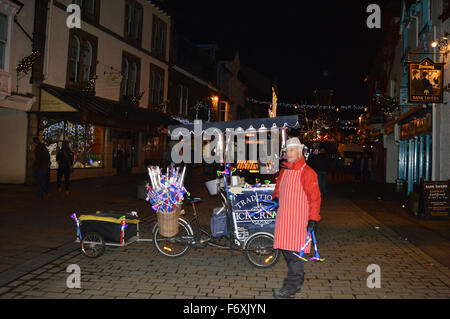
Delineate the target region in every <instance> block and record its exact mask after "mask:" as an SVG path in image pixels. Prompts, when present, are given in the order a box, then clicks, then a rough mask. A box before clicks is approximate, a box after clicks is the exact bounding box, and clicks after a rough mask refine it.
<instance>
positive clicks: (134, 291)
mask: <svg viewBox="0 0 450 319" xmlns="http://www.w3.org/2000/svg"><path fill="white" fill-rule="evenodd" d="M108 181H110V180H108V179H105V181H104V182H103V184H102V186H98V182H93V183H92V185H91V186H90V187H92V188H89V187H88V186H86V187H84V190H91V191H92V190H95V189H97V190H99V189H103V190H104V189H106V190H108V191H110V195H111V196H109V197H108V196H105V195H104V194H100V193H103V192H100V191H98V192H97V193H98V194H97V195H96V194H95V193H94V194H93V198H92V199H89V200H88V199H85V200H83V201H82V200H81V199H82V198H83V196H81V195H75V191H74V194H73V196H74V197H75V198H77V199H78V201H79V202H78V203H76V202H74V203H71V204H70V205H73V206H71V207H67V209H65V210H64V212H61V217H59V218H56V219H55V220H54V221H52V220H42V219H44V217H45V215H44V217H43V216H42V215H39V216H37V217H36V224H37V225H36V234H37V233H38V232H39V229H43V228H45V227H47V228H48V225H47V224H46V223H52V222H54V223H57V222H59V223H61V225H63V226H64V227H62V228H61V227H59V228H61V229H60V230H59V231H58V232H56V230H55V233H53V234H42V235H43V236H45V237H46V238H47V239H46V240H44V239H42V243H43V245H42V246H43V247H42V250H43V251H44V252H46V253H48V252H49V251H51V250H55V247H53V248H51V247H50V246H51V245H49V244H48V243H49V242H52V238H53V239H54V241H55V243H56V242H58V243H59V245H60V246H58V247H61V244H65V245H67V246H68V245H74V244H69V242H70V240H72V239H73V238H74V236H75V228H74V227H75V226H74V224H73V221H71V220H70V219H69V218H68V217H67V216H68V215H67V214H68V212H69V211H70V209H72V208H76V207H77V206H79V207H81V206H83V208H84V209H88V208H89V209H94V207H95V205H97V206H98V205H101V206H102V207H103V206H109V207H111V206H112V207H116V208H117V207H121V208H129V207H130V205H131V203H133V205H132V206H138V205H141V204H142V203H141V202H142V201H140V202H138V201H137V200H136V199H133V198H132V197H133V194H132V193H133V192H134V191H133V192H131V191H130V193H129V195H128V198H127V197H126V196H125V197H123V196H122V197H120V196H119V195H118V194H119V192H118V190H117V189H116V190H115V188H122V189H123V187H125V186H126V185H127V183H128V186H130V185H132V184H133V182H132V181H131V178H125V177H123V183H122V184H121V187H119V186H120V185H115V186H111V185H110V184H109V183H108ZM199 184H201V183H199ZM80 185H81V182H80ZM199 187H200V186H199ZM194 189H195V188H194ZM201 189H202V188H201V187H200V188H198V189H195V190H196V192H193V191H191V192H192V193H193V194H194V195H199V196H203V197H204V198H205V201H204V202H203V203H201V204H200V205H199V209H200V211H201V213H202V223H203V224H204V225H205V226H207V225H208V221H209V217H210V213H211V208H212V207H216V206H218V203H219V201H218V199H217V198H214V197H210V196H208V195H206V194H205V191H203V193H202V191H201ZM80 194H81V190H80ZM76 196H79V197H76ZM108 200H109V202H108ZM66 202H67V201H66ZM99 203H101V204H99ZM127 203H128V206H127ZM120 204H121V205H120ZM143 204H144V205H142V206H141V210H139V209H136V210H138V212H141V211H142V213H143V214H144V215H145V216H144V217H147V218H146V221H145V222H144V223H143V224H142V226H141V228H142V230H143V231H142V233H143V236H144V237H150V229H151V227H152V218H151V217H152V215H151V211H149V210H146V209H145V204H146V203H145V202H143ZM58 205H61V206H59V207H60V208H61V207H64V204H63V203H59V204H58ZM67 205H68V204H67ZM69 208H70V209H69ZM97 209H98V208H97ZM187 211H188V214H189V213H190V211H189V210H188V209H187ZM321 214H322V218H323V220H322V222H321V223H320V225H319V229H318V234H317V240H318V246H319V252H320V254H321V257H325V258H326V261H325V262H323V263H318V262H314V263H313V262H308V263H307V264H306V265H305V272H306V276H305V283H304V285H303V289H302V291H301V293H298V294H297V296H296V298H333V299H337V298H345V299H353V298H363V299H369V298H370V299H371V298H380V299H382V298H387V299H392V298H421V299H423V298H445V299H448V298H450V272H449V269H448V268H447V267H445V266H443V265H442V264H440V263H438V262H437V261H436V260H435V259H433V258H431V257H429V256H428V255H426V254H425V253H423V252H422V251H421V250H419V249H418V248H416V247H415V246H414V245H412V244H411V243H410V242H408V241H406V240H404V238H402V237H401V236H399V235H398V234H397V233H395V232H393V231H392V230H390V229H389V228H387V227H385V226H384V225H383V224H381V223H380V222H379V221H377V220H376V219H374V218H373V217H371V216H370V215H369V214H367V213H366V212H364V210H362V209H361V208H359V207H358V206H357V205H355V204H354V203H353V202H352V201H350V200H346V199H332V198H329V199H328V198H327V199H325V200H324V201H323V205H322V213H321ZM49 216H52V217H54V216H53V215H52V214H50V213H49ZM141 216H142V215H141ZM22 217H23V216H22ZM38 217H39V218H38ZM29 218H32V217H29ZM4 220H5V219H4ZM24 227H25V226H24ZM40 227H43V228H40ZM55 228H57V227H55ZM36 234H34V236H35V235H36ZM2 235H3V236H4V234H2ZM9 236H17V235H14V232H13V231H11V232H10V233H9ZM29 236H30V237H29V238H32V237H33V236H31V235H29ZM61 237H63V238H61ZM12 238H15V237H12ZM36 238H39V236H36ZM66 239H67V240H66ZM28 240H29V239H28ZM2 242H3V243H5V241H4V238H2ZM22 244H23V245H29V247H30V249H32V248H31V247H32V246H33V245H32V244H30V243H26V242H25V241H24V242H22ZM72 247H74V248H76V246H72ZM1 251H4V247H3V248H2V249H1ZM2 254H4V253H2ZM44 255H45V254H44ZM47 255H48V254H47ZM71 264H77V265H79V266H80V269H81V288H80V289H76V288H74V289H69V288H67V285H66V280H67V278H68V276H69V275H70V274H69V273H68V272H66V269H67V267H68V266H69V265H71ZM371 264H376V265H378V266H379V267H380V270H381V288H372V289H371V288H368V287H367V278H368V276H369V275H371V274H370V273H368V272H367V267H368V266H369V265H371ZM11 265H12V263H11ZM36 265H37V264H36ZM15 268H18V267H15V266H11V267H10V269H7V271H6V272H8V271H11V269H15ZM286 271H287V268H286V265H285V262H284V260H283V259H282V258H280V260H279V262H278V263H277V264H276V265H275V266H274V267H273V268H270V269H267V270H259V269H255V268H253V267H252V266H250V264H248V262H247V261H246V259H245V257H244V255H243V253H241V252H238V251H237V252H233V253H231V252H230V251H226V250H220V249H216V248H213V247H206V248H203V249H192V250H191V251H190V252H189V253H188V254H187V255H185V256H183V257H181V258H179V259H169V258H166V257H163V256H160V255H158V254H157V252H156V251H155V249H154V248H153V246H152V243H149V242H139V243H134V244H132V245H130V246H127V247H125V248H109V247H108V248H107V250H106V252H105V254H104V255H103V256H101V257H100V258H98V259H88V258H86V257H84V256H83V255H82V254H81V252H80V251H79V250H75V251H72V250H71V249H68V250H67V251H66V252H61V254H60V255H59V256H58V255H57V254H55V255H54V258H50V259H49V260H47V261H41V265H39V267H36V268H35V269H32V270H31V269H29V270H28V271H27V273H24V274H23V275H22V276H20V277H18V278H16V279H14V280H12V281H9V282H7V283H4V284H2V285H0V298H3V299H9V298H58V299H63V298H64V299H65V298H68V299H69V298H70V299H72V298H77V299H78V298H107V299H109V298H182V299H190V298H212V299H216V298H256V299H266V298H272V292H273V290H274V289H278V288H279V287H280V286H281V284H282V280H283V278H284V276H285V274H286ZM1 275H2V274H0V278H1ZM11 278H12V277H11Z"/></svg>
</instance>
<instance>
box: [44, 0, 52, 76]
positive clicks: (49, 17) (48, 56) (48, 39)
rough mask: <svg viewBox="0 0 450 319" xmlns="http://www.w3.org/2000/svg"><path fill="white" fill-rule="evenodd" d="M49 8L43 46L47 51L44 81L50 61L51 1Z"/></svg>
mask: <svg viewBox="0 0 450 319" xmlns="http://www.w3.org/2000/svg"><path fill="white" fill-rule="evenodd" d="M49 3H50V8H49V14H48V20H47V37H46V42H47V43H46V44H45V50H46V51H47V54H46V58H45V71H44V80H45V79H47V78H48V68H49V67H48V65H49V60H50V52H51V48H50V44H51V38H52V33H51V31H52V20H53V0H50V2H49Z"/></svg>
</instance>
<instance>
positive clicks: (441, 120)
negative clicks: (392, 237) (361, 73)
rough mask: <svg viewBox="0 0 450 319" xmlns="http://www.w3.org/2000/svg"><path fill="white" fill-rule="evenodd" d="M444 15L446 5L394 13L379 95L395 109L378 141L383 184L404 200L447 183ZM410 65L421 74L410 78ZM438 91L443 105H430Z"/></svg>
mask: <svg viewBox="0 0 450 319" xmlns="http://www.w3.org/2000/svg"><path fill="white" fill-rule="evenodd" d="M449 10H450V5H449V1H447V0H435V1H431V0H421V1H403V2H402V5H401V9H400V12H399V13H398V16H399V17H400V19H399V25H398V35H399V40H398V42H397V44H396V45H394V46H392V47H391V49H392V48H393V49H394V50H393V51H392V52H393V53H394V59H393V63H392V64H391V66H390V69H389V72H386V73H385V75H386V76H387V78H386V82H385V92H383V93H385V94H387V95H388V96H389V97H392V98H395V100H396V101H397V102H398V106H399V108H398V112H391V114H390V117H389V118H384V121H383V126H382V130H381V133H383V134H382V135H380V137H382V138H383V144H384V149H385V152H386V177H385V182H387V183H396V182H397V183H403V184H404V185H405V187H406V193H407V194H410V193H411V192H413V191H414V190H419V189H420V186H421V183H422V182H423V181H445V180H448V179H450V163H449V161H448V159H449V158H450V143H449V137H450V130H449V128H450V127H449V125H448V123H449V120H450V110H449V108H448V105H447V103H448V100H449V90H448V87H449V86H448V83H449V80H450V78H449V74H448V73H449V71H450V70H449V60H448V59H449V57H448V51H449V50H448V33H449V32H450V20H449V19H448V18H449ZM415 62H417V63H415ZM420 62H421V63H420ZM433 63H441V64H442V69H443V71H442V74H443V77H442V81H440V83H439V80H438V77H437V76H436V77H433V78H431V75H432V74H433V75H438V74H437V73H432V72H435V71H432V72H431V71H430V70H432V64H433ZM410 65H420V67H418V68H419V69H420V70H421V72H414V73H417V74H414V73H413V72H412V71H411V72H410ZM383 72H384V70H383ZM414 77H418V80H419V82H420V85H422V92H424V93H423V95H424V96H425V97H423V99H424V100H423V101H421V102H413V101H412V98H411V91H412V90H413V89H412V88H413V84H414V83H419V82H413V80H415V78H414ZM425 85H430V88H429V89H426V88H425ZM424 88H425V89H424ZM440 88H442V90H441V89H440ZM414 90H415V89H414ZM441 91H442V95H443V100H442V101H438V100H436V101H433V100H432V99H431V96H432V95H434V94H438V93H439V92H441ZM427 95H429V96H430V97H429V98H427V97H426V96H427Z"/></svg>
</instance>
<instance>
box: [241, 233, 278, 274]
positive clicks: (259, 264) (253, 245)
mask: <svg viewBox="0 0 450 319" xmlns="http://www.w3.org/2000/svg"><path fill="white" fill-rule="evenodd" d="M245 249H246V251H245V256H246V257H247V260H248V262H249V263H250V264H251V265H252V266H254V267H256V268H269V267H272V266H273V265H275V264H276V263H277V261H278V257H279V251H278V250H277V249H273V235H272V234H269V233H256V234H253V235H251V236H250V237H249V238H248V239H247V241H246V243H245Z"/></svg>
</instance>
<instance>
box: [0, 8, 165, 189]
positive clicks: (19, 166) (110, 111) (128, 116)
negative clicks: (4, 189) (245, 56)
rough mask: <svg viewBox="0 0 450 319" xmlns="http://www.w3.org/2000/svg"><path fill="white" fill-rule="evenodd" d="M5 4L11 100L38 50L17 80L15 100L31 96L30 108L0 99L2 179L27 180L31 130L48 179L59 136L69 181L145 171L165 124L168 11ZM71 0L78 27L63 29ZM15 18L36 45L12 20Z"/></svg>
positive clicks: (53, 173)
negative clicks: (67, 153)
mask: <svg viewBox="0 0 450 319" xmlns="http://www.w3.org/2000/svg"><path fill="white" fill-rule="evenodd" d="M3 3H10V7H11V9H9V11H8V13H9V15H8V17H9V27H10V29H8V30H11V37H8V38H7V42H6V47H7V50H6V51H7V54H6V55H5V57H6V58H5V61H6V62H7V64H8V68H4V72H9V74H10V79H11V80H10V81H11V83H12V91H11V93H9V92H5V96H7V98H9V99H11V98H13V97H15V95H14V93H13V91H14V89H15V86H14V83H15V67H16V66H17V63H18V61H19V60H20V59H22V58H23V57H26V56H29V55H30V54H31V53H32V49H34V51H36V52H38V54H39V55H38V59H37V60H36V62H35V64H34V65H33V70H32V72H30V73H29V74H28V75H27V76H25V77H24V78H22V79H21V80H20V81H19V91H18V92H19V94H20V95H19V96H20V97H22V96H23V99H26V98H27V96H26V95H27V94H29V95H32V97H28V100H26V101H27V102H28V104H27V106H29V107H30V108H29V109H25V110H22V111H18V110H12V109H11V108H10V107H8V106H7V105H6V104H7V103H6V104H5V105H4V104H0V112H1V113H0V124H1V125H0V135H1V137H0V149H2V150H7V151H5V153H7V156H5V154H2V155H1V157H0V183H23V182H25V180H26V179H27V180H28V181H30V180H31V179H32V175H33V161H34V158H33V147H32V142H31V141H32V137H34V136H40V137H41V138H42V139H43V141H44V143H45V144H46V145H47V147H48V148H49V150H50V152H51V158H52V166H51V168H52V170H51V175H50V179H51V181H54V180H55V178H56V177H55V176H56V170H55V168H56V167H57V164H56V162H55V155H56V150H57V148H58V147H59V146H60V144H61V142H62V141H63V140H68V141H69V143H70V145H71V148H72V150H73V151H74V153H75V162H74V167H75V169H76V172H75V174H74V175H73V178H86V177H95V176H105V175H114V174H117V173H136V172H144V171H145V165H146V164H147V163H148V162H149V161H154V162H158V161H159V159H160V157H161V156H162V153H163V152H164V145H163V138H162V135H163V131H164V125H166V124H169V122H170V117H168V116H166V115H164V112H165V109H164V104H165V101H166V100H167V91H168V90H167V88H168V68H169V66H168V65H169V46H170V30H171V18H170V16H169V15H168V14H167V13H166V12H165V11H163V10H162V9H160V8H159V7H158V6H157V5H156V4H155V3H154V2H152V1H145V0H108V1H106V0H83V1H80V0H50V1H46V0H34V1H31V0H30V1H24V2H23V4H20V3H19V2H18V1H6V0H0V8H1V10H3V6H2V4H3ZM72 3H74V4H78V5H79V6H80V9H81V28H79V29H78V28H69V27H68V23H67V22H68V18H70V20H69V22H74V21H75V20H73V16H72V14H74V13H75V12H74V11H72V12H67V6H68V5H70V4H72ZM19 10H20V11H19ZM0 12H1V11H0ZM17 12H18V14H17ZM14 15H16V17H17V20H18V22H19V23H20V24H21V25H22V27H23V29H24V30H25V31H26V32H27V33H28V34H29V35H31V36H33V40H34V43H33V42H31V41H30V39H28V38H27V36H26V35H25V34H24V32H23V31H22V30H21V28H20V27H19V26H18V25H16V24H14V25H13V23H12V21H13V19H14ZM0 17H1V16H0ZM0 22H1V21H0ZM1 40H2V39H0V44H1ZM32 45H33V46H32ZM2 74H3V73H0V77H2V76H3V75H2ZM30 77H31V82H32V84H30ZM3 82H4V81H3V80H2V82H1V83H3ZM90 85H92V87H90ZM82 89H83V90H84V91H85V92H86V93H81V91H82ZM15 98H16V99H17V97H15ZM30 101H31V102H30ZM31 105H32V106H31ZM22 108H23V106H22ZM167 121H169V122H167ZM13 146H15V147H13ZM12 149H13V150H12ZM5 158H6V159H5ZM5 166H6V167H8V169H4V167H5Z"/></svg>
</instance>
